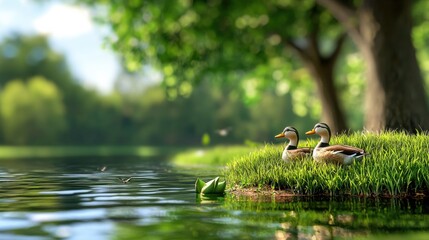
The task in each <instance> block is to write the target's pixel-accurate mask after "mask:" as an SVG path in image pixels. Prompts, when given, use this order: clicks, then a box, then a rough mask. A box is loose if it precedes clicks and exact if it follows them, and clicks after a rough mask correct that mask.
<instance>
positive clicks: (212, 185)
mask: <svg viewBox="0 0 429 240" xmlns="http://www.w3.org/2000/svg"><path fill="white" fill-rule="evenodd" d="M218 181H219V177H216V178H215V179H213V180H210V181H209V182H207V183H206V184H205V186H204V187H203V188H202V189H201V193H204V194H210V193H214V191H215V189H216V186H217V183H218Z"/></svg>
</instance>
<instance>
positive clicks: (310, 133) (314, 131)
mask: <svg viewBox="0 0 429 240" xmlns="http://www.w3.org/2000/svg"><path fill="white" fill-rule="evenodd" d="M315 133H316V130H314V129H311V131H308V132H306V133H305V134H306V135H313V134H315Z"/></svg>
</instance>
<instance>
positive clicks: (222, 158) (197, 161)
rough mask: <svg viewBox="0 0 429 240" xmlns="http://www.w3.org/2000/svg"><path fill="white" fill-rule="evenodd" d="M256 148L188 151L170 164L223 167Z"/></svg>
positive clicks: (236, 147)
mask: <svg viewBox="0 0 429 240" xmlns="http://www.w3.org/2000/svg"><path fill="white" fill-rule="evenodd" d="M259 148H260V147H256V146H245V145H235V146H215V147H205V148H197V149H190V150H187V151H184V152H180V153H178V154H176V155H174V156H173V158H172V162H173V163H174V164H176V165H182V166H184V165H216V166H225V165H226V164H227V163H229V162H231V161H232V160H233V159H234V158H236V157H238V156H242V155H246V154H248V153H249V152H253V151H256V150H257V149H259Z"/></svg>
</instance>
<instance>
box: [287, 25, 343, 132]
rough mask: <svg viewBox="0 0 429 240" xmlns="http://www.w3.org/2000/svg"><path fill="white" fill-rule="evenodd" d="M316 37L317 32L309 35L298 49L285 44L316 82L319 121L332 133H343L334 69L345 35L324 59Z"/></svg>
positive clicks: (290, 44) (295, 46)
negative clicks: (295, 53)
mask: <svg viewBox="0 0 429 240" xmlns="http://www.w3.org/2000/svg"><path fill="white" fill-rule="evenodd" d="M317 35H318V33H317V31H314V32H313V33H311V34H310V35H309V36H308V38H307V41H306V42H307V44H306V46H305V47H299V46H297V45H296V44H295V43H294V42H292V41H288V43H287V44H288V45H289V46H290V47H292V48H293V49H294V50H295V51H296V52H297V54H298V56H299V57H300V58H301V59H302V61H303V62H304V64H305V66H306V68H307V69H308V70H309V72H310V74H311V76H312V77H313V79H314V80H315V82H316V85H317V93H318V95H319V98H320V100H321V103H322V117H321V121H323V122H326V123H327V124H328V125H329V126H330V128H331V130H332V132H334V133H338V132H345V131H347V130H348V128H347V124H346V120H345V117H344V112H343V111H342V109H341V107H340V103H339V101H338V94H337V91H336V89H335V84H334V68H335V64H336V62H337V60H338V56H339V53H340V51H341V48H342V46H343V43H344V41H345V37H346V35H345V34H341V35H340V36H339V37H338V38H337V40H336V43H335V47H334V49H333V50H332V52H331V54H329V55H328V56H326V57H325V56H322V53H321V52H320V49H319V46H318V41H317Z"/></svg>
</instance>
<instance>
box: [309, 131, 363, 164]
mask: <svg viewBox="0 0 429 240" xmlns="http://www.w3.org/2000/svg"><path fill="white" fill-rule="evenodd" d="M305 134H306V135H313V134H317V135H319V136H320V141H319V143H317V145H316V147H315V148H314V150H313V159H314V161H316V162H324V163H333V164H337V165H350V164H352V163H353V162H354V161H355V160H360V159H362V158H363V157H364V156H365V155H366V154H367V153H366V152H365V150H363V149H361V148H357V147H353V146H348V145H329V141H330V140H331V129H330V128H329V126H328V124H326V123H317V124H316V125H314V127H313V129H312V130H310V131H308V132H306V133H305Z"/></svg>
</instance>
